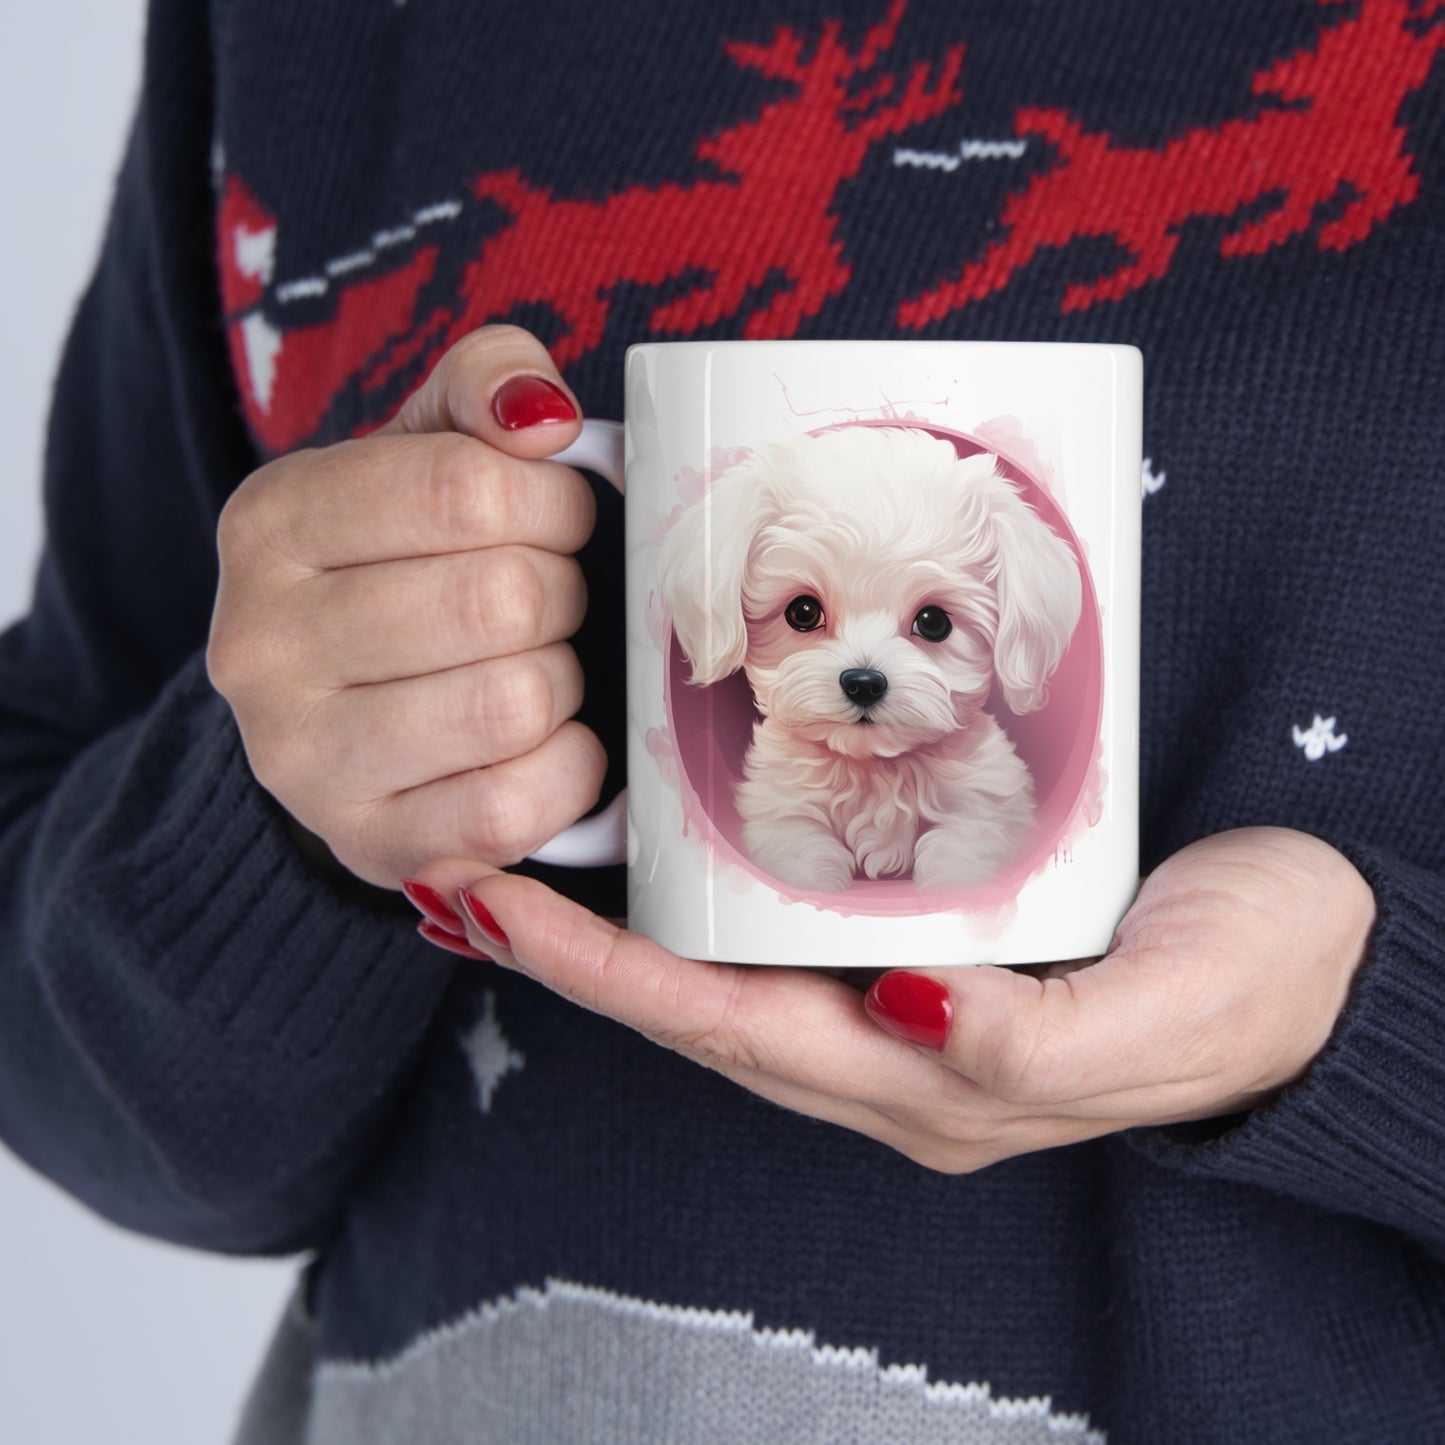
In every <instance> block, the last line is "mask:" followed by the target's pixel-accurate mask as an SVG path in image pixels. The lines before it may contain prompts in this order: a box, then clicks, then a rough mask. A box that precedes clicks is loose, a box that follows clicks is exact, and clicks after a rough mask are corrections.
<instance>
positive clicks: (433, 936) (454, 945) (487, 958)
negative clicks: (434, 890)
mask: <svg viewBox="0 0 1445 1445" xmlns="http://www.w3.org/2000/svg"><path fill="white" fill-rule="evenodd" d="M416 931H417V932H418V933H419V934H421V936H422V937H423V938H424V939H426V941H427V942H428V943H434V944H436V946H437V947H438V948H444V949H446V951H447V952H448V953H455V954H458V955H460V957H462V958H471V959H475V960H476V962H478V963H491V962H492V958H491V955H490V954H486V953H483V952H482V951H481V949H480V948H473V947H472V946H471V944H470V943H468V942H467V941H466V939H465V938H458V937H457V936H456V934H455V933H448V932H447V931H446V929H445V928H438V927H437V925H436V924H435V923H433V922H432V921H431V919H429V918H423V919H422V921H421V922H420V923H418V924H417V926H416Z"/></svg>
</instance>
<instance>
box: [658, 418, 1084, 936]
mask: <svg viewBox="0 0 1445 1445" xmlns="http://www.w3.org/2000/svg"><path fill="white" fill-rule="evenodd" d="M840 425H841V426H890V427H898V426H912V427H918V428H919V429H920V430H922V431H926V432H928V433H929V434H930V435H932V436H936V437H941V438H943V439H944V440H946V441H949V442H952V443H953V446H954V449H955V450H956V451H957V453H958V455H959V456H960V457H969V456H975V455H977V454H978V453H979V452H993V453H995V454H996V455H997V456H998V468H999V472H1000V474H1001V475H1003V476H1004V477H1006V478H1008V480H1009V481H1010V482H1012V483H1013V485H1014V486H1015V487H1016V488H1017V489H1018V491H1019V494H1020V496H1021V497H1022V498H1023V500H1024V501H1025V502H1027V503H1028V505H1029V506H1031V507H1032V508H1033V509H1034V511H1035V512H1037V513H1038V515H1039V517H1040V518H1042V519H1043V521H1044V522H1045V523H1047V525H1048V526H1049V527H1050V528H1051V529H1052V530H1053V531H1054V533H1055V534H1056V535H1057V536H1058V537H1060V538H1061V539H1062V540H1063V541H1064V542H1065V543H1066V544H1067V545H1068V547H1069V548H1070V550H1071V551H1072V552H1073V554H1074V557H1075V560H1076V561H1077V562H1078V565H1079V575H1080V577H1081V578H1082V580H1083V600H1082V606H1081V609H1080V614H1079V621H1078V624H1077V626H1076V627H1075V628H1074V635H1073V637H1072V639H1071V640H1070V642H1069V646H1068V650H1067V651H1066V652H1065V653H1064V656H1063V659H1062V661H1061V662H1060V663H1059V665H1058V667H1057V669H1056V670H1055V671H1054V674H1053V676H1052V677H1051V678H1050V680H1049V692H1048V698H1047V701H1046V702H1045V703H1044V706H1043V707H1041V708H1039V709H1038V710H1037V711H1035V712H1031V713H1025V714H1017V713H1015V712H1013V711H1012V709H1010V708H1009V707H1008V705H1007V704H1006V703H1005V702H1004V701H1003V699H1002V697H1001V696H998V695H997V694H995V695H994V696H992V697H990V699H989V701H988V703H987V708H988V711H989V712H990V713H992V714H993V716H994V717H995V718H996V719H997V720H998V721H999V723H1000V724H1002V726H1003V728H1004V730H1005V731H1006V732H1007V733H1008V735H1009V737H1010V738H1011V739H1012V740H1013V743H1014V746H1015V747H1016V748H1017V750H1018V753H1019V756H1020V757H1021V758H1022V759H1023V760H1024V762H1026V763H1027V764H1028V766H1029V770H1030V772H1031V773H1032V774H1033V778H1034V787H1035V791H1036V795H1037V797H1038V811H1037V813H1036V815H1035V818H1034V825H1033V828H1032V830H1031V831H1030V833H1029V836H1028V838H1027V839H1026V840H1025V843H1024V845H1023V847H1022V848H1021V849H1020V850H1019V853H1018V855H1017V857H1016V858H1015V859H1014V861H1013V862H1012V863H1010V864H1009V865H1008V867H1007V868H1005V869H1004V870H1003V871H1002V872H1001V873H999V874H998V875H997V876H996V877H995V878H993V879H990V880H989V881H988V882H987V883H982V884H976V885H973V886H970V887H968V888H951V889H938V890H930V891H929V892H927V893H920V892H919V891H918V890H917V889H916V888H915V887H914V886H913V883H912V880H911V879H909V878H883V879H872V878H856V879H854V881H853V883H852V884H851V885H850V886H849V887H848V888H846V889H844V890H843V891H841V892H820V891H808V890H803V889H797V888H794V887H792V886H791V885H789V884H787V883H784V882H782V881H781V880H780V879H777V878H774V877H773V876H772V875H771V874H769V873H766V872H764V871H763V870H762V869H761V868H759V867H758V866H757V865H756V864H755V863H754V862H753V861H752V860H751V859H750V858H749V857H748V856H747V854H746V852H744V850H743V842H742V820H741V818H739V816H738V812H737V808H736V806H735V805H734V803H733V791H734V789H735V788H736V786H737V784H738V783H739V782H740V781H741V780H742V775H743V759H744V757H745V756H746V754H747V750H748V746H749V744H750V743H751V741H752V734H753V724H754V722H755V721H756V719H757V712H756V709H755V708H754V705H753V694H752V689H751V688H750V687H749V686H748V680H747V677H746V676H745V675H744V674H743V673H742V672H736V673H733V674H732V675H731V676H730V677H725V678H723V679H722V680H721V681H720V682H715V683H712V684H711V685H709V686H707V687H694V686H693V685H692V684H691V683H690V682H689V681H688V673H689V671H690V667H689V664H688V661H687V658H686V656H685V655H684V653H683V651H682V648H681V647H680V646H679V644H678V642H677V639H676V638H675V637H673V636H671V635H670V634H669V637H668V642H667V647H668V665H667V670H666V674H665V681H664V692H665V705H666V710H667V725H668V730H669V733H670V735H671V736H670V743H671V752H672V754H673V758H674V759H675V762H676V767H677V781H678V786H679V789H680V791H681V794H682V800H683V808H684V813H685V816H686V817H687V820H688V825H689V831H691V830H692V829H693V828H694V827H695V828H696V829H697V830H698V832H699V833H700V835H701V836H702V838H703V839H704V841H705V842H707V843H708V844H709V845H710V846H712V847H713V848H714V849H715V850H716V851H717V853H718V854H719V855H720V856H721V857H722V858H724V859H725V860H726V861H727V862H728V863H730V864H731V865H732V866H733V867H735V868H738V869H741V870H742V871H743V872H744V873H746V874H750V875H751V876H752V877H754V878H756V879H759V880H761V881H762V882H764V883H766V884H767V885H768V886H769V887H770V888H772V889H773V890H774V891H776V892H777V893H778V894H779V895H780V896H782V897H783V898H785V899H790V900H794V901H797V902H800V903H811V904H813V905H814V906H816V907H818V908H821V909H826V910H828V911H830V912H841V913H847V914H850V915H874V916H881V917H901V916H904V915H917V914H921V913H942V912H951V911H967V912H977V913H985V914H986V913H995V912H997V911H999V910H1000V909H1005V908H1007V907H1008V906H1009V905H1010V904H1012V902H1013V901H1014V900H1015V899H1016V898H1017V896H1018V893H1019V890H1020V889H1021V888H1022V887H1023V885H1024V884H1025V883H1026V882H1027V881H1028V880H1029V879H1030V878H1031V877H1033V876H1034V875H1035V874H1036V873H1038V872H1040V871H1041V870H1042V869H1043V868H1044V867H1045V866H1046V865H1047V864H1048V863H1049V862H1050V860H1051V859H1052V858H1054V857H1055V856H1056V855H1057V854H1058V853H1059V852H1060V851H1062V850H1064V849H1066V848H1067V846H1068V843H1069V842H1070V841H1071V839H1072V837H1073V836H1074V835H1075V833H1076V832H1077V830H1078V829H1079V828H1080V827H1091V826H1093V824H1094V823H1096V822H1097V821H1098V818H1099V815H1100V812H1101V808H1102V796H1103V778H1102V775H1101V770H1100V767H1099V750H1100V749H1099V744H1100V728H1101V726H1102V720H1103V701H1104V633H1103V623H1102V620H1101V617H1100V613H1099V600H1098V594H1097V592H1096V590H1095V587H1094V580H1093V575H1092V573H1091V572H1090V570H1089V564H1088V559H1087V557H1086V556H1085V553H1084V548H1083V546H1082V544H1081V543H1080V541H1079V538H1078V536H1077V535H1076V534H1075V532H1074V529H1073V527H1072V526H1071V525H1070V524H1069V519H1068V518H1067V517H1066V516H1065V515H1064V512H1063V509H1062V508H1061V507H1060V506H1059V504H1058V503H1057V502H1056V501H1055V499H1054V497H1053V496H1052V494H1051V493H1050V492H1049V490H1048V488H1047V487H1046V486H1044V484H1043V483H1042V482H1041V481H1040V480H1039V479H1038V478H1037V477H1036V476H1035V475H1034V474H1033V473H1032V472H1030V471H1029V470H1028V468H1027V467H1025V466H1023V465H1022V464H1021V463H1019V462H1018V461H1016V460H1014V459H1013V458H1011V457H1009V456H1006V455H1004V453H1002V452H1000V451H999V450H998V448H997V447H995V446H991V445H989V444H987V443H986V442H984V441H981V440H980V439H979V438H977V437H974V436H970V435H968V434H967V433H965V432H958V431H953V430H951V429H949V428H947V427H943V426H938V425H935V424H934V423H932V422H920V421H917V420H912V419H910V420H907V421H899V420H895V419H888V418H883V419H879V420H868V421H864V420H860V421H850V422H844V423H840ZM819 430H820V431H833V430H837V428H836V427H823V428H819ZM815 434H816V433H815Z"/></svg>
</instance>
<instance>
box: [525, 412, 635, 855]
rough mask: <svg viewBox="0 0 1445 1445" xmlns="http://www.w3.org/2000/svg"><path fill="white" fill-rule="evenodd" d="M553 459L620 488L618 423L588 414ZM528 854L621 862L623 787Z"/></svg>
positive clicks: (624, 821)
mask: <svg viewBox="0 0 1445 1445" xmlns="http://www.w3.org/2000/svg"><path fill="white" fill-rule="evenodd" d="M552 460H553V461H554V462H563V463H565V464H566V465H567V466H569V467H581V468H582V469H583V470H584V471H589V472H596V473H597V475H598V476H600V477H606V479H607V480H608V481H609V482H611V483H612V485H613V486H614V487H616V488H617V490H618V491H619V492H620V491H622V490H623V446H622V423H621V422H617V421H594V420H592V419H591V418H588V420H586V421H584V422H583V423H582V434H581V436H579V437H578V438H577V440H576V441H575V442H573V443H572V445H571V446H570V447H567V448H565V449H564V450H562V451H560V452H558V453H557V454H556V456H554V457H553V458H552ZM531 856H532V861H533V862H534V863H552V864H556V865H558V866H560V867H563V868H602V867H605V866H606V865H608V864H610V863H625V862H626V861H627V789H626V788H624V789H623V790H622V791H621V792H620V793H618V795H617V796H616V797H615V798H613V800H612V801H611V802H610V803H608V805H607V806H606V807H605V808H604V809H603V810H602V811H601V812H600V813H594V814H593V815H592V816H591V817H590V818H583V819H582V820H581V822H578V823H573V825H572V826H571V827H570V828H564V829H563V830H562V831H561V832H560V833H558V834H557V836H556V837H555V838H553V839H552V841H551V842H550V843H544V844H543V845H542V846H541V847H540V848H538V849H537V851H536V852H535V853H533V854H532V855H531Z"/></svg>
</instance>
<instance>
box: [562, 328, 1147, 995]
mask: <svg viewBox="0 0 1445 1445" xmlns="http://www.w3.org/2000/svg"><path fill="white" fill-rule="evenodd" d="M1141 391H1142V364H1141V358H1140V355H1139V353H1138V352H1137V351H1136V350H1135V349H1134V348H1132V347H1128V346H1100V345H1075V344H1062V343H1022V342H1021V343H1004V342H969V341H879V342H868V341H850V342H837V341H761V342H747V341H744V342H708V341H699V342H677V343H659V344H647V345H642V346H634V347H633V348H631V350H629V352H628V354H627V363H626V420H625V423H624V424H623V425H621V426H619V425H618V424H617V423H613V422H595V421H589V422H587V423H585V424H584V430H583V435H582V438H581V439H580V440H579V442H578V443H576V444H575V445H574V446H572V447H570V448H568V449H567V451H565V452H563V453H561V454H560V455H559V457H558V460H561V461H565V462H569V463H571V464H572V465H574V466H580V467H584V468H587V469H589V470H593V471H597V472H599V473H601V474H602V475H604V476H606V477H607V478H608V479H609V480H610V481H612V482H613V483H614V484H615V485H616V486H618V487H619V488H621V487H622V486H623V484H624V472H625V484H626V549H627V558H626V569H627V705H628V791H627V793H626V794H624V795H623V796H622V797H620V798H618V799H616V800H614V802H613V803H612V805H611V806H610V807H609V808H608V809H607V810H605V811H604V812H603V813H601V814H599V815H597V816H595V817H592V818H589V819H586V820H584V821H583V822H582V823H580V824H578V825H577V826H576V827H574V828H572V829H569V830H567V832H565V833H564V834H562V835H561V836H560V837H559V838H557V839H555V840H554V841H553V842H552V843H551V844H549V845H547V847H546V848H545V849H543V850H542V851H541V852H540V853H539V854H538V855H537V856H538V857H539V858H542V859H544V860H545V861H551V862H562V863H569V864H574V865H583V866H585V865H589V864H599V863H603V862H615V861H620V859H621V858H622V857H623V856H624V854H625V857H626V860H627V864H628V894H629V923H630V926H631V927H633V928H634V929H636V930H638V931H639V932H642V933H644V934H647V935H648V936H649V937H651V938H653V939H655V940H656V941H657V942H659V943H661V944H663V945H664V946H665V947H667V948H669V949H672V950H673V951H674V952H676V953H679V954H682V955H685V956H687V957H691V958H704V959H718V960H728V961H733V962H740V963H762V964H793V965H803V966H822V967H839V966H844V967H846V966H865V967H883V966H895V965H908V964H912V965H940V964H955V963H1036V962H1043V961H1048V960H1054V959H1062V958H1078V957H1086V956H1090V955H1093V954H1098V953H1102V952H1103V951H1104V949H1105V948H1106V947H1107V946H1108V943H1109V941H1110V938H1111V936H1112V933H1113V930H1114V928H1115V926H1116V924H1117V923H1118V921H1119V919H1120V917H1121V916H1122V914H1123V912H1124V910H1125V909H1126V908H1127V906H1128V904H1129V902H1130V901H1131V899H1132V898H1133V895H1134V892H1135V889H1136V887H1137V883H1138V844H1137V812H1138V681H1139V512H1140V498H1141V472H1142V463H1141V457H1140V450H1141V444H1140V430H1141ZM624 814H625V818H624Z"/></svg>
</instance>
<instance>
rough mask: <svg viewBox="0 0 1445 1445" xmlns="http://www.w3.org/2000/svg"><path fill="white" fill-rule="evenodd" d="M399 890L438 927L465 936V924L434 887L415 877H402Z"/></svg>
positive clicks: (458, 935)
mask: <svg viewBox="0 0 1445 1445" xmlns="http://www.w3.org/2000/svg"><path fill="white" fill-rule="evenodd" d="M401 891H402V892H403V893H405V894H406V896H407V899H408V900H409V901H410V903H411V905H412V907H413V908H415V909H417V910H418V911H419V912H420V913H422V914H423V915H424V916H425V917H427V918H429V919H430V920H431V921H432V922H433V923H435V924H436V925H437V927H438V928H444V929H446V931H447V932H448V933H453V934H455V935H456V936H457V937H458V938H465V937H466V936H467V925H466V924H465V923H463V922H462V920H461V917H460V915H459V914H458V913H456V912H455V910H453V909H452V908H450V907H448V905H447V901H446V899H445V898H443V897H442V896H441V894H440V893H438V892H437V891H436V889H435V888H430V887H428V886H427V885H426V884H425V883H419V882H418V881H417V880H416V879H415V878H403V879H402V880H401Z"/></svg>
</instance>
